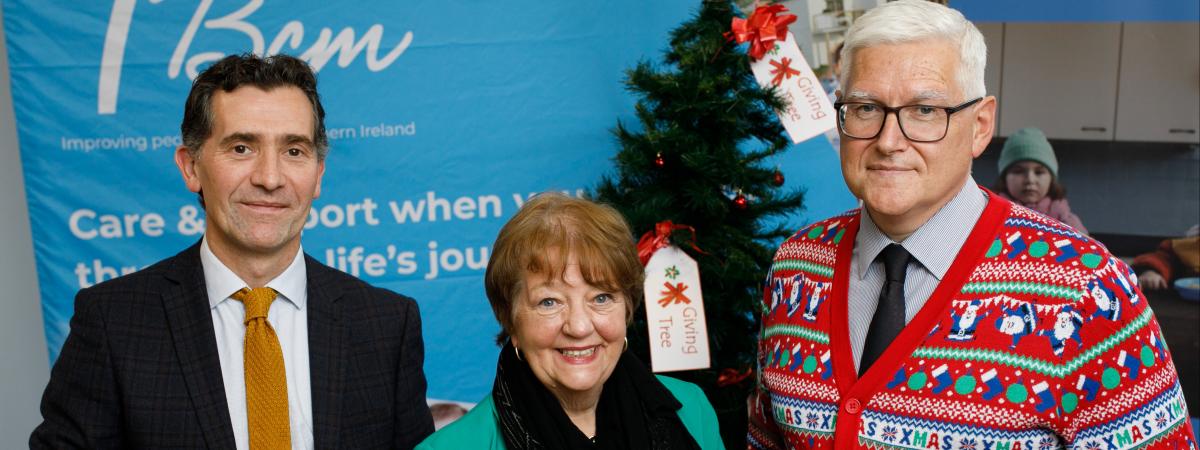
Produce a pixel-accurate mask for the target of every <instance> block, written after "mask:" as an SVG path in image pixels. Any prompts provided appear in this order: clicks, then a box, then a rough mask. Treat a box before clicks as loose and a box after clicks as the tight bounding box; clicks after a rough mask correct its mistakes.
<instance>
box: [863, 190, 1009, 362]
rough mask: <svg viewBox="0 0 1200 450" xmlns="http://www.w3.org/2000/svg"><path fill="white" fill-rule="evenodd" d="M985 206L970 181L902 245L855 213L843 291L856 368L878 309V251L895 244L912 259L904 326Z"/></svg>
mask: <svg viewBox="0 0 1200 450" xmlns="http://www.w3.org/2000/svg"><path fill="white" fill-rule="evenodd" d="M987 202H988V199H987V195H984V193H983V191H982V190H980V189H979V186H978V185H977V184H975V180H974V179H971V178H969V177H968V178H967V181H966V183H965V184H963V187H962V189H960V190H959V192H958V194H957V195H955V196H954V198H952V199H951V200H950V202H948V203H946V205H945V206H942V209H940V210H938V212H937V213H936V214H934V215H933V217H930V218H929V220H928V221H926V222H925V223H924V224H922V225H921V226H920V228H917V231H915V232H913V234H911V235H909V236H908V237H907V238H905V239H904V242H893V241H892V239H891V238H889V237H888V236H887V235H886V234H884V233H883V231H881V230H880V229H879V227H878V226H876V225H875V222H873V221H872V220H871V215H870V214H867V210H866V209H863V210H862V212H861V213H859V214H860V216H861V220H860V221H859V225H858V235H857V236H856V237H855V238H854V254H853V256H852V257H851V258H850V286H849V287H848V289H847V301H848V303H849V304H848V306H849V310H850V311H849V312H850V317H849V319H850V350H851V351H852V352H853V353H854V367H855V369H857V368H858V367H859V365H860V364H861V362H862V353H863V347H864V346H866V342H867V330H869V329H870V328H871V319H872V318H873V317H874V316H875V309H876V307H878V306H879V291H880V290H882V289H883V282H884V278H885V277H884V274H883V261H880V260H876V257H877V256H879V253H880V252H882V251H883V249H884V247H887V246H888V245H889V244H893V243H896V244H900V246H901V247H904V249H905V250H908V253H909V254H911V255H912V260H911V262H910V263H909V264H908V270H907V271H906V272H905V278H904V323H905V324H906V325H907V324H908V322H909V321H911V320H912V318H913V317H914V316H916V315H917V312H919V311H921V307H923V306H925V301H927V300H929V296H930V295H931V294H933V290H934V289H935V288H937V286H938V283H940V282H941V281H942V277H944V276H945V275H946V271H948V270H950V264H951V263H952V262H954V258H955V257H956V256H958V251H959V250H960V249H962V246H963V244H964V243H966V242H967V237H968V236H970V235H971V229H972V228H975V222H978V221H979V217H980V216H981V215H983V210H984V208H986V207H987Z"/></svg>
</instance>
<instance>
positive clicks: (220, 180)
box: [175, 86, 325, 256]
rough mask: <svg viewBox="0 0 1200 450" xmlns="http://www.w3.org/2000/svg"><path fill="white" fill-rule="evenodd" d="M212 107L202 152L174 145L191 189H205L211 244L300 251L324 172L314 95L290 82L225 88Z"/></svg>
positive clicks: (238, 249) (247, 251) (264, 251)
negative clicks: (316, 136)
mask: <svg viewBox="0 0 1200 450" xmlns="http://www.w3.org/2000/svg"><path fill="white" fill-rule="evenodd" d="M212 114H213V123H212V133H211V134H210V136H209V138H208V140H206V141H205V142H204V145H203V146H202V147H201V150H200V152H199V154H198V155H197V156H196V157H195V158H193V157H192V156H191V155H190V154H189V153H188V151H187V149H186V148H183V147H180V148H179V149H177V150H176V152H175V162H176V164H177V165H178V166H179V170H180V171H181V172H182V173H183V178H184V181H185V182H186V183H187V187H188V189H189V190H191V191H192V192H203V195H204V204H205V214H206V216H207V218H206V226H207V231H206V236H207V238H208V240H209V245H210V246H212V247H213V248H214V251H218V250H223V251H225V252H228V253H233V254H240V255H259V256H275V255H281V256H290V255H292V254H294V252H295V250H296V249H297V248H299V245H300V231H301V229H302V228H303V227H304V221H305V219H306V218H307V216H308V209H309V206H310V205H311V204H312V200H313V199H314V198H317V197H318V196H319V195H320V194H321V176H322V175H323V174H324V173H325V163H324V161H318V159H317V151H316V147H315V146H314V144H313V135H312V133H313V120H314V117H313V110H312V106H311V104H310V103H309V101H308V98H307V97H305V95H304V93H303V92H302V91H301V90H300V89H298V88H296V87H291V86H289V87H278V88H274V89H272V90H270V91H264V90H262V89H259V88H257V87H253V86H244V87H240V88H238V89H235V90H234V91H232V92H224V91H220V90H218V91H217V92H216V93H214V95H213V97H212Z"/></svg>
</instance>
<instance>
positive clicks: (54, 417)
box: [29, 55, 433, 450]
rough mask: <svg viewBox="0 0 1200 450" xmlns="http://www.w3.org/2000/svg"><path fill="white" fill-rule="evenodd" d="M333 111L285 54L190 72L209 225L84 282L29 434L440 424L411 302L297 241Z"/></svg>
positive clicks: (265, 443) (198, 442)
mask: <svg viewBox="0 0 1200 450" xmlns="http://www.w3.org/2000/svg"><path fill="white" fill-rule="evenodd" d="M324 117H325V112H324V109H323V108H322V107H321V102H320V98H319V96H318V94H317V90H316V78H315V76H314V75H313V73H312V71H311V69H310V68H309V67H308V66H307V65H306V64H305V63H304V62H302V61H300V60H298V59H296V58H293V57H288V56H272V57H268V58H260V57H257V56H253V55H239V56H229V57H227V58H225V59H223V60H221V61H219V62H217V63H216V64H214V65H213V66H211V67H210V68H208V69H207V70H205V71H204V72H203V73H201V74H200V75H199V76H198V77H197V78H196V80H195V82H194V83H193V85H192V90H191V93H190V94H189V96H188V100H187V105H186V106H185V111H184V119H183V124H182V127H181V129H182V133H183V145H182V146H181V147H180V148H179V149H178V150H177V151H176V154H175V162H176V164H177V165H178V166H179V169H180V172H181V173H182V174H183V178H184V181H185V182H186V184H187V187H188V189H190V190H191V191H193V192H196V193H197V194H199V196H200V202H201V204H202V205H203V206H204V208H205V213H206V217H205V226H206V232H205V236H204V239H203V240H201V242H199V243H197V244H196V245H193V246H192V247H191V248H188V249H187V250H184V251H183V252H181V253H179V254H178V255H176V256H174V257H171V258H168V259H166V260H164V261H161V262H159V263H157V264H155V265H153V266H151V267H148V268H146V269H144V270H142V271H139V272H137V273H134V274H130V275H127V276H124V277H121V278H118V279H115V280H112V281H109V282H106V283H102V284H99V285H96V286H94V287H91V288H88V289H85V290H83V291H80V293H79V294H78V296H77V297H76V301H75V316H74V317H73V318H72V319H71V334H70V335H69V336H68V337H67V340H66V343H65V344H64V345H63V349H62V352H61V355H60V356H59V359H58V362H57V363H56V364H55V366H54V369H53V370H52V372H51V376H50V383H49V385H48V386H47V387H46V392H45V394H44V396H43V399H42V407H41V409H42V416H43V418H44V421H43V422H42V424H41V425H39V426H38V427H37V429H35V430H34V432H33V435H32V437H31V438H30V442H29V444H30V447H31V448H55V449H58V448H210V449H218V448H221V449H224V448H237V449H243V450H245V449H252V450H259V449H266V448H298V449H299V448H303V449H309V448H353V449H365V448H412V447H413V446H415V445H416V444H417V443H418V442H420V441H421V440H422V439H424V438H425V436H427V435H429V434H430V433H432V432H433V422H432V419H431V418H430V415H429V409H428V408H427V407H426V404H425V376H424V372H423V370H422V362H423V359H424V347H423V343H422V341H421V324H420V317H419V316H418V312H417V306H416V304H415V303H414V302H413V301H412V299H410V298H407V297H404V296H402V295H399V294H396V293H393V292H390V291H387V290H383V289H378V288H374V287H371V286H369V285H367V284H366V283H363V282H362V281H359V280H358V279H355V278H353V277H351V276H349V275H346V274H343V273H342V272H339V271H336V270H334V269H331V268H329V267H326V266H324V265H322V264H321V263H319V262H318V261H317V260H315V259H313V258H311V257H309V256H307V255H305V254H304V252H303V250H302V249H301V246H300V232H301V229H302V228H303V226H304V222H305V219H306V218H307V215H308V211H309V207H310V205H311V204H312V200H313V199H314V198H316V197H317V196H319V195H320V192H321V176H322V175H323V174H324V171H325V154H326V151H327V148H328V143H327V140H326V137H325V126H324Z"/></svg>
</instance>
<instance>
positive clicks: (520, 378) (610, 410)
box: [492, 344, 700, 450]
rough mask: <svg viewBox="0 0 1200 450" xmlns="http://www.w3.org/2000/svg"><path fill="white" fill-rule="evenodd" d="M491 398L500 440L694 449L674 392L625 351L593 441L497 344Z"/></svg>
mask: <svg viewBox="0 0 1200 450" xmlns="http://www.w3.org/2000/svg"><path fill="white" fill-rule="evenodd" d="M492 401H493V402H494V403H495V405H496V418H497V420H498V421H499V426H500V433H501V434H502V435H503V436H504V444H505V446H506V447H508V448H509V449H510V450H532V449H564V450H569V449H654V450H659V449H664V450H666V449H699V448H700V446H699V445H698V444H697V443H696V440H695V439H694V438H692V435H691V434H690V433H688V431H687V429H686V428H684V426H683V422H681V421H680V420H679V416H678V414H677V413H676V411H678V410H679V408H681V407H682V405H681V404H680V403H679V401H678V400H676V399H675V396H673V395H671V392H670V391H668V390H667V388H666V387H664V386H663V385H662V383H659V382H658V379H657V378H655V377H654V375H653V374H651V373H650V370H649V369H647V368H646V366H645V365H644V364H642V362H641V361H638V360H637V358H634V357H633V355H631V354H630V353H629V352H625V353H622V354H621V359H620V360H618V361H617V367H616V368H615V369H613V373H612V376H610V377H609V378H608V380H607V381H605V382H604V389H603V390H602V391H601V393H600V402H599V404H598V405H597V406H596V439H595V441H594V442H593V441H592V440H589V439H588V438H587V436H584V435H583V432H581V431H579V429H578V428H576V427H575V424H574V423H572V422H571V419H570V418H568V417H567V413H566V412H565V411H563V409H562V405H561V404H560V403H559V402H558V399H557V398H555V397H554V394H552V393H550V390H549V389H547V388H546V387H545V386H544V385H542V383H541V381H539V380H538V379H537V377H536V376H534V374H533V371H532V370H530V368H529V365H528V364H526V363H525V361H522V360H519V359H517V357H516V354H515V353H514V352H513V347H512V344H505V346H504V348H503V349H501V350H500V362H499V363H498V364H497V365H496V383H495V385H494V386H493V387H492Z"/></svg>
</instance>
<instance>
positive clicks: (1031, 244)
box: [747, 0, 1195, 449]
mask: <svg viewBox="0 0 1200 450" xmlns="http://www.w3.org/2000/svg"><path fill="white" fill-rule="evenodd" d="M986 55H987V49H986V47H985V44H984V41H983V36H982V35H981V34H980V33H979V31H978V30H977V29H976V28H975V26H974V25H972V24H971V23H970V22H968V21H967V20H966V19H965V18H964V17H963V16H962V14H960V13H958V12H957V11H954V10H952V9H949V8H947V7H945V6H942V5H938V4H935V3H931V2H925V1H920V0H900V1H896V2H891V3H885V4H883V5H881V6H879V7H877V8H875V9H874V10H871V11H869V12H868V13H867V14H865V15H864V16H862V17H861V18H860V19H858V20H857V21H856V22H854V24H853V26H852V27H851V28H850V30H849V33H848V35H847V37H846V41H845V47H844V49H843V58H842V61H843V63H842V72H841V74H840V77H841V86H842V90H841V91H840V92H839V93H838V99H839V101H838V102H837V103H836V107H837V115H838V117H837V118H838V129H839V131H840V133H841V138H842V139H841V149H840V152H841V159H842V174H843V177H844V178H845V180H846V184H847V186H848V187H849V188H850V191H851V192H853V193H854V194H855V196H857V197H858V198H859V199H861V200H862V208H861V209H857V210H853V211H850V212H848V213H845V214H842V215H840V216H837V217H833V218H830V219H827V220H824V221H821V222H817V223H815V224H813V225H810V226H808V227H806V228H805V229H803V230H801V231H800V232H798V233H796V235H795V236H793V237H792V238H791V239H789V240H788V241H787V242H785V243H784V244H783V245H782V247H781V248H780V249H779V251H778V253H777V254H776V256H775V262H774V264H773V266H772V269H771V273H770V274H769V276H768V277H767V286H772V285H774V284H775V283H776V282H777V280H779V281H782V284H783V285H784V286H786V288H785V289H789V290H793V291H794V290H796V289H800V291H799V293H798V294H797V293H795V292H790V291H789V292H782V293H772V292H771V290H770V289H765V290H764V305H763V316H762V324H763V329H762V333H761V335H760V338H759V357H758V364H759V372H758V383H757V389H756V392H755V393H754V395H753V396H752V397H751V399H750V405H749V406H750V415H751V417H750V430H749V434H748V436H747V438H748V445H749V447H751V448H771V449H774V448H831V447H832V448H856V447H864V446H866V447H888V448H891V447H901V448H944V449H950V448H974V449H983V448H994V449H995V448H1005V449H1017V448H1021V449H1029V448H1061V447H1064V446H1065V447H1076V448H1092V447H1096V448H1113V447H1121V448H1128V447H1138V446H1150V447H1174V448H1194V446H1195V442H1194V438H1193V437H1192V431H1191V428H1190V426H1189V425H1188V421H1187V416H1188V414H1187V408H1186V406H1185V405H1184V403H1183V395H1182V393H1181V391H1180V388H1179V381H1178V378H1177V375H1176V373H1175V370H1174V367H1173V364H1172V362H1171V356H1170V354H1169V353H1168V352H1167V350H1166V346H1165V344H1164V343H1163V340H1162V334H1161V332H1160V331H1159V328H1158V324H1157V322H1156V321H1155V320H1154V316H1153V314H1152V313H1151V312H1150V309H1149V308H1148V306H1147V304H1146V301H1145V299H1144V297H1142V296H1141V294H1140V292H1139V290H1138V288H1137V286H1136V277H1135V276H1134V275H1133V273H1132V272H1131V271H1130V270H1129V268H1128V267H1127V266H1126V265H1125V264H1124V263H1122V262H1121V261H1120V260H1118V259H1116V258H1113V257H1112V256H1111V255H1109V253H1108V252H1107V250H1106V249H1105V248H1104V247H1103V246H1102V245H1100V244H1099V243H1097V242H1095V241H1092V240H1090V239H1089V238H1087V237H1086V236H1083V235H1081V234H1080V233H1078V232H1076V231H1075V230H1073V229H1071V228H1070V227H1068V226H1066V225H1063V224H1062V223H1059V222H1057V221H1054V220H1053V219H1049V218H1046V217H1044V216H1041V215H1039V214H1037V213H1036V212H1033V211H1031V210H1029V209H1026V208H1024V207H1021V206H1017V205H1014V204H1012V203H1011V202H1008V201H1006V200H1003V199H1002V198H1000V197H999V196H997V195H993V194H992V193H990V192H988V191H986V190H984V189H982V188H980V187H979V186H978V185H977V184H976V183H975V181H974V180H973V179H972V177H971V173H970V170H971V162H972V160H973V159H974V158H975V157H977V156H979V155H980V154H981V153H982V152H983V150H984V149H985V148H986V147H987V144H988V142H989V141H990V140H991V138H992V132H993V128H994V123H995V117H996V99H995V97H992V96H989V95H987V94H986V91H985V88H984V81H983V80H984V65H985V63H986ZM816 286H828V288H826V289H824V290H823V291H824V292H821V293H820V295H828V301H826V302H825V303H823V304H822V306H821V307H820V308H818V309H817V311H816V313H815V314H804V315H800V314H789V313H788V312H789V311H794V310H795V308H781V307H779V306H781V305H780V304H781V303H785V302H789V301H792V300H788V299H793V298H794V299H796V300H794V301H799V302H807V301H808V298H807V297H808V296H811V295H815V293H814V292H815V290H814V289H813V288H814V287H816ZM1114 305H1116V306H1119V307H1120V310H1121V314H1120V315H1119V316H1113V315H1108V316H1104V315H1100V316H1095V314H1094V313H1095V312H1096V311H1097V310H1098V309H1100V308H1102V307H1103V308H1104V309H1110V308H1112V307H1113V306H1114Z"/></svg>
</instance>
